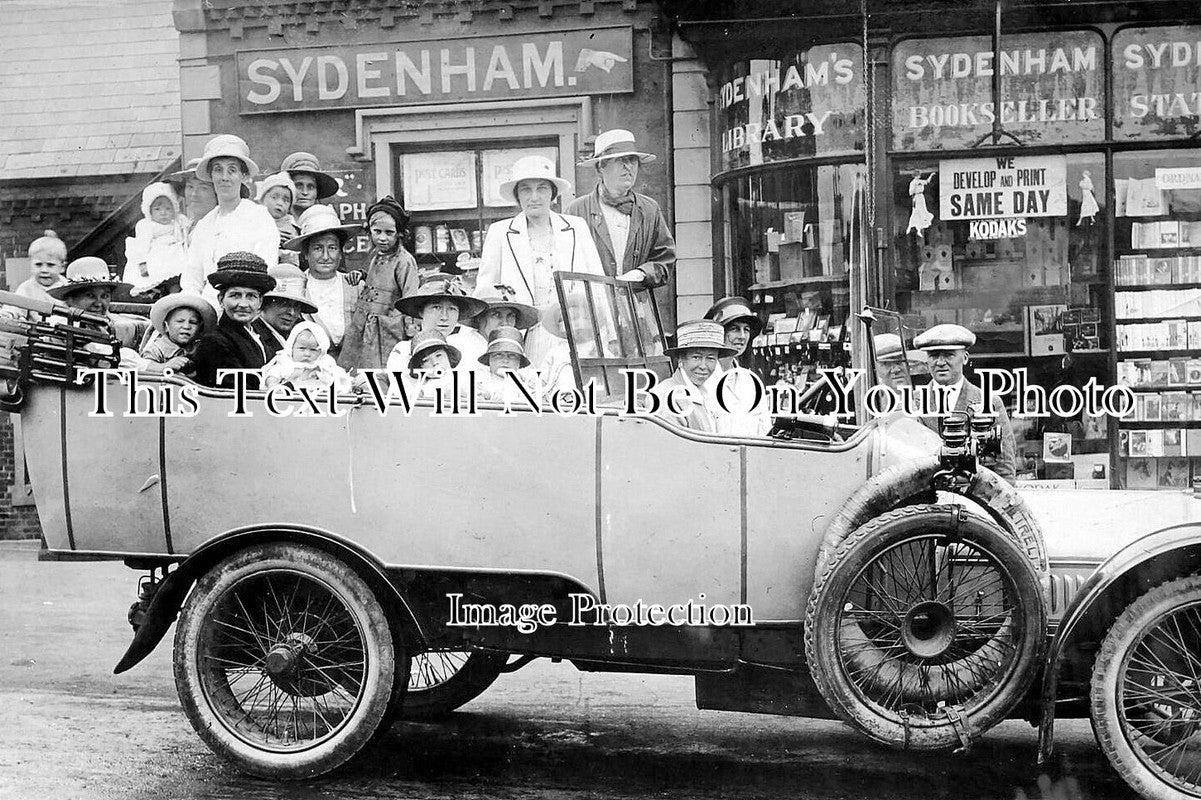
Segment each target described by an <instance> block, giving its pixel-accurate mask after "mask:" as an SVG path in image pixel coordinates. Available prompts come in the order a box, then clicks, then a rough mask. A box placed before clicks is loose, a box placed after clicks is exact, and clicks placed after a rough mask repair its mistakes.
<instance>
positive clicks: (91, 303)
mask: <svg viewBox="0 0 1201 800" xmlns="http://www.w3.org/2000/svg"><path fill="white" fill-rule="evenodd" d="M65 277H66V279H67V282H66V283H64V284H62V285H61V286H54V287H51V288H50V289H47V290H46V293H47V294H49V295H50V296H51V297H53V298H54V299H55V300H59V301H61V302H62V303H63V305H67V306H70V307H71V308H78V309H79V310H81V311H86V312H88V313H89V314H95V315H97V316H101V317H107V318H108V322H109V326H110V327H111V328H112V332H113V337H114V338H115V339H116V340H117V341H118V342H120V343H121V347H123V348H127V349H131V350H135V351H136V349H137V347H138V345H139V344H141V342H142V336H143V335H144V334H145V332H146V330H147V329H148V328H149V323H147V322H146V321H145V320H144V319H142V318H140V317H130V316H125V315H124V314H111V313H109V310H108V308H109V305H110V304H111V303H112V300H113V293H114V292H116V291H120V290H123V289H128V288H129V285H128V284H125V283H122V282H121V281H119V280H117V279H116V278H114V277H113V275H112V270H111V269H110V267H109V265H108V264H106V263H105V262H104V259H102V258H97V257H96V256H84V257H82V258H77V259H75V260H74V261H72V262H71V263H70V264H68V265H67V271H66V275H65Z"/></svg>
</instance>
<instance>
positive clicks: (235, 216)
mask: <svg viewBox="0 0 1201 800" xmlns="http://www.w3.org/2000/svg"><path fill="white" fill-rule="evenodd" d="M258 171H259V168H258V165H257V164H255V163H254V161H253V160H252V159H251V158H250V148H249V147H247V146H246V142H244V141H242V139H240V138H239V137H237V136H233V135H231V134H221V135H220V136H214V137H213V138H212V139H210V140H209V141H208V144H206V145H205V146H204V154H203V155H201V157H200V161H198V162H197V163H196V177H197V178H199V179H200V180H202V181H205V182H207V183H211V184H212V185H213V188H214V190H215V191H216V193H217V207H216V208H214V209H213V210H212V211H210V212H209V213H208V214H206V215H205V216H204V219H202V220H200V221H199V222H197V223H196V227H195V228H193V229H192V233H191V237H190V241H189V243H188V258H187V263H186V264H185V265H184V270H183V275H182V276H181V280H180V286H181V287H182V288H183V290H184V291H185V292H192V293H195V294H199V295H201V296H203V297H204V298H205V299H207V300H208V301H209V302H211V303H212V304H213V306H214V307H217V306H218V303H217V296H216V293H215V292H214V290H213V288H212V285H211V284H210V283H209V282H208V280H207V278H208V276H209V275H210V274H212V272H213V270H215V269H216V268H217V261H218V260H219V259H220V258H221V257H222V256H224V255H225V254H227V253H234V252H249V253H254V254H256V255H257V256H259V258H261V259H262V260H263V261H264V262H265V263H266V265H267V266H268V267H273V266H275V264H276V263H277V262H278V260H279V230H278V229H277V228H276V227H275V220H274V219H272V218H271V214H270V213H269V212H268V211H267V209H266V208H264V207H263V206H261V205H259V204H258V203H255V202H254V201H252V200H249V199H247V198H248V197H249V187H248V183H247V182H248V181H249V180H250V178H251V176H253V175H257V174H258ZM244 189H245V190H246V191H245V194H244V193H243V190H244Z"/></svg>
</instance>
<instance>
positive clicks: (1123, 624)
mask: <svg viewBox="0 0 1201 800" xmlns="http://www.w3.org/2000/svg"><path fill="white" fill-rule="evenodd" d="M1187 606H1201V577H1198V576H1195V575H1194V576H1191V577H1187V578H1179V579H1177V580H1173V581H1169V582H1168V583H1164V584H1161V585H1159V586H1157V587H1155V588H1154V589H1152V590H1150V591H1149V592H1147V593H1146V594H1144V595H1143V596H1141V597H1140V598H1138V599H1137V600H1135V601H1134V602H1133V603H1131V604H1130V605H1129V606H1128V607H1127V608H1126V610H1125V611H1124V612H1122V614H1121V616H1119V617H1118V619H1117V620H1116V621H1115V622H1114V623H1113V625H1112V626H1111V627H1110V629H1109V632H1108V633H1107V634H1106V636H1105V639H1104V640H1103V642H1102V643H1101V649H1100V650H1099V651H1098V653H1097V658H1096V660H1095V661H1094V662H1093V674H1092V680H1091V689H1090V699H1091V709H1090V714H1089V718H1090V719H1091V721H1092V724H1093V733H1094V734H1095V735H1096V737H1097V743H1098V744H1099V745H1100V746H1101V750H1102V751H1103V752H1104V753H1105V756H1106V758H1108V759H1109V763H1110V764H1111V765H1112V766H1113V768H1114V770H1115V771H1116V772H1117V773H1118V774H1119V775H1121V776H1122V779H1123V780H1125V781H1126V783H1127V784H1129V785H1130V787H1131V788H1132V789H1134V790H1135V791H1136V792H1138V793H1139V794H1140V795H1142V796H1143V797H1146V798H1148V800H1185V799H1186V798H1189V799H1191V800H1196V798H1198V797H1201V786H1198V785H1196V784H1195V783H1194V785H1193V786H1191V787H1189V786H1187V785H1182V784H1187V781H1173V780H1172V778H1171V777H1169V776H1168V775H1165V774H1163V773H1164V772H1166V771H1161V770H1157V769H1156V768H1154V767H1152V766H1151V765H1149V764H1148V763H1147V761H1146V760H1145V759H1144V757H1143V756H1141V755H1140V753H1139V749H1136V748H1135V747H1134V746H1133V745H1132V744H1131V742H1130V740H1129V738H1128V737H1127V734H1126V732H1125V727H1126V725H1124V724H1123V723H1126V724H1127V725H1128V724H1130V719H1129V715H1128V714H1127V713H1125V712H1124V711H1123V709H1122V707H1121V702H1120V701H1119V698H1118V688H1119V684H1120V683H1121V682H1122V681H1123V675H1124V673H1125V672H1126V668H1127V667H1128V665H1129V659H1130V657H1131V656H1132V655H1133V654H1134V653H1135V652H1136V650H1137V649H1138V647H1139V645H1140V643H1141V642H1142V641H1143V640H1144V637H1145V636H1146V635H1147V633H1148V632H1149V631H1150V630H1152V629H1153V628H1154V626H1155V625H1156V623H1157V622H1158V621H1160V620H1161V619H1163V618H1164V617H1165V616H1167V615H1168V614H1170V613H1171V612H1173V611H1176V610H1178V609H1182V608H1185V607H1187ZM1193 633H1194V634H1197V633H1198V632H1197V631H1195V630H1194V631H1193ZM1195 641H1196V640H1195V639H1194V646H1195ZM1193 655H1195V656H1199V657H1201V653H1198V652H1196V651H1193ZM1196 669H1197V665H1195V664H1194V665H1193V666H1192V667H1191V668H1190V671H1192V672H1195V671H1196ZM1198 692H1201V687H1198V686H1196V685H1194V686H1193V687H1192V694H1193V696H1194V697H1193V702H1194V704H1197V705H1198V711H1197V712H1195V714H1197V715H1196V716H1194V717H1193V718H1192V719H1189V720H1184V721H1182V722H1181V723H1180V724H1179V725H1177V726H1176V727H1175V729H1173V728H1168V729H1167V730H1166V731H1165V733H1166V741H1160V744H1163V745H1169V744H1171V742H1172V741H1175V740H1177V738H1178V737H1177V736H1176V735H1174V734H1173V730H1175V732H1176V734H1186V733H1190V732H1191V733H1192V738H1198V737H1201V698H1199V697H1198V696H1197V695H1198ZM1164 718H1166V717H1160V719H1164ZM1156 730H1159V729H1158V728H1157V729H1156ZM1162 735H1164V734H1161V736H1162ZM1198 744H1199V745H1201V742H1199V743H1198ZM1140 749H1141V748H1140ZM1184 749H1185V750H1187V751H1189V752H1190V753H1191V754H1192V755H1193V757H1194V758H1193V759H1192V760H1193V762H1194V763H1195V764H1198V765H1199V766H1201V746H1198V747H1193V746H1186V747H1185V748H1184ZM1196 780H1198V781H1201V776H1197V777H1196Z"/></svg>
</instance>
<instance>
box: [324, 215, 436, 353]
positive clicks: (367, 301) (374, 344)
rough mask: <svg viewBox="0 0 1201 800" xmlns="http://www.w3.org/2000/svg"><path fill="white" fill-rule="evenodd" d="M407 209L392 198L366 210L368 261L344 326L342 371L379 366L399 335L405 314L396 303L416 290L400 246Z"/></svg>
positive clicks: (413, 270)
mask: <svg viewBox="0 0 1201 800" xmlns="http://www.w3.org/2000/svg"><path fill="white" fill-rule="evenodd" d="M408 226H409V212H407V211H405V209H404V206H402V205H401V204H400V203H398V202H396V200H395V199H394V198H393V197H392V196H391V195H389V196H387V197H385V198H383V199H381V200H378V201H376V202H375V203H374V204H372V206H371V207H370V208H368V209H367V233H368V235H369V236H370V237H371V260H370V261H369V262H368V264H367V276H366V278H365V280H364V281H363V288H362V291H361V293H360V294H359V299H358V302H357V303H356V304H355V307H354V310H353V311H352V312H351V315H350V322H349V324H348V325H347V327H346V336H345V341H344V343H343V345H342V355H341V356H340V357H339V359H338V363H340V364H341V365H342V366H343V367H346V368H347V369H350V368H353V367H359V368H362V369H380V368H382V367H383V366H384V363H385V362H386V361H387V360H388V354H389V353H391V352H392V348H393V347H395V346H396V344H397V343H398V342H400V340H402V339H403V338H404V332H405V323H404V315H403V314H401V313H400V312H399V311H398V310H397V309H396V301H397V300H400V299H401V298H402V297H406V296H408V295H411V294H412V293H413V292H415V291H417V283H418V281H417V262H416V261H415V260H414V259H413V254H412V253H410V252H409V251H408V250H406V249H405V248H404V244H403V242H404V236H405V231H406V230H408Z"/></svg>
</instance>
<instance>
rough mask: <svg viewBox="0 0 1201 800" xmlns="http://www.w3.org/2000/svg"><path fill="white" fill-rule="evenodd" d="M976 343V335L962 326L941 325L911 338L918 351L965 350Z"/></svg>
mask: <svg viewBox="0 0 1201 800" xmlns="http://www.w3.org/2000/svg"><path fill="white" fill-rule="evenodd" d="M975 343H976V334H974V333H972V332H971V331H969V330H968V329H967V328H965V327H963V326H962V325H952V324H950V323H943V324H941V325H935V326H934V327H933V328H931V329H930V330H928V331H926V332H925V333H919V334H918V335H917V336H915V337H913V346H914V347H916V348H918V349H919V350H966V349H968V348H969V347H971V346H972V345H974V344H975Z"/></svg>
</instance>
